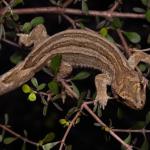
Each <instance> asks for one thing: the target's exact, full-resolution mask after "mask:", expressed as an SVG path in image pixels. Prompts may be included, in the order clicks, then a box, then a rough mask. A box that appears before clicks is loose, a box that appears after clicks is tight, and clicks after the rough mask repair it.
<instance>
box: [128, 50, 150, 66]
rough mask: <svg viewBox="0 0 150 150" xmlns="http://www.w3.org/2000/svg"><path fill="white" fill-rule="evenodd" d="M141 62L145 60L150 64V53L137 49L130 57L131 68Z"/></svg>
mask: <svg viewBox="0 0 150 150" xmlns="http://www.w3.org/2000/svg"><path fill="white" fill-rule="evenodd" d="M139 62H144V63H148V64H150V55H149V54H147V53H144V52H142V51H137V52H135V53H133V55H131V56H130V57H129V59H128V63H129V65H130V67H131V68H133V69H135V68H136V66H137V65H138V64H139Z"/></svg>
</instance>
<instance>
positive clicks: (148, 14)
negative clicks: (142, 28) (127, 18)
mask: <svg viewBox="0 0 150 150" xmlns="http://www.w3.org/2000/svg"><path fill="white" fill-rule="evenodd" d="M145 17H146V20H147V21H148V22H150V9H148V10H147V11H146V13H145Z"/></svg>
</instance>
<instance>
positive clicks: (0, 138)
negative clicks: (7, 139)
mask: <svg viewBox="0 0 150 150" xmlns="http://www.w3.org/2000/svg"><path fill="white" fill-rule="evenodd" d="M2 141H3V135H2V134H0V142H2Z"/></svg>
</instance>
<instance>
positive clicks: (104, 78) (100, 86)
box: [95, 74, 111, 109]
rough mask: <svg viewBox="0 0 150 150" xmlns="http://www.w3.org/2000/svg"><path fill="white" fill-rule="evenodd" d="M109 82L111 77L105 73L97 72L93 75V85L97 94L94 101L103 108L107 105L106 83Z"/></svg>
mask: <svg viewBox="0 0 150 150" xmlns="http://www.w3.org/2000/svg"><path fill="white" fill-rule="evenodd" d="M110 84H111V78H110V77H109V76H108V75H107V74H98V75H97V76H96V77H95V86H96V91H97V95H96V98H95V101H96V102H98V103H99V104H100V106H101V107H102V108H103V109H104V108H105V106H106V105H107V102H108V99H109V98H110V97H109V96H108V95H107V85H110Z"/></svg>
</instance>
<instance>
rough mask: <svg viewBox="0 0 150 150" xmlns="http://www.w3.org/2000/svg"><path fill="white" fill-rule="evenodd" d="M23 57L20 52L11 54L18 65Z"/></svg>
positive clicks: (11, 59) (12, 59)
mask: <svg viewBox="0 0 150 150" xmlns="http://www.w3.org/2000/svg"><path fill="white" fill-rule="evenodd" d="M22 58H23V57H22V55H21V53H20V52H15V53H13V54H12V55H11V56H10V61H11V62H12V63H13V64H15V65H16V64H18V63H19V62H20V61H21V60H22Z"/></svg>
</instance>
